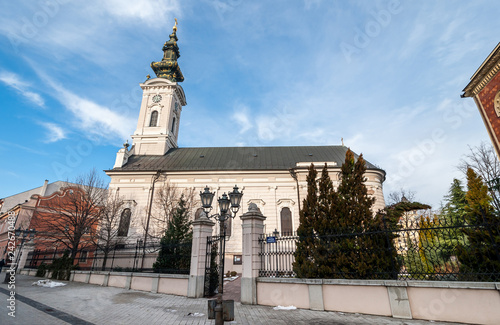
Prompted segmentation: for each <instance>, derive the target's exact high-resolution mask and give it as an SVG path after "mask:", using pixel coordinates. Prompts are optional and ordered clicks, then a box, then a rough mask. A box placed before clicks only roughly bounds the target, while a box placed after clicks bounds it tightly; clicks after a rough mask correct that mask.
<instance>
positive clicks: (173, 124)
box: [170, 116, 175, 133]
mask: <svg viewBox="0 0 500 325" xmlns="http://www.w3.org/2000/svg"><path fill="white" fill-rule="evenodd" d="M174 130H175V116H174V119H173V120H172V129H171V130H170V132H172V133H174Z"/></svg>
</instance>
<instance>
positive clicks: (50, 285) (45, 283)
mask: <svg viewBox="0 0 500 325" xmlns="http://www.w3.org/2000/svg"><path fill="white" fill-rule="evenodd" d="M65 285H66V283H62V282H55V281H52V280H38V281H36V282H33V284H32V286H39V287H44V288H55V287H61V286H65Z"/></svg>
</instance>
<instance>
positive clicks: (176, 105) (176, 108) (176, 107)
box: [174, 102, 179, 113]
mask: <svg viewBox="0 0 500 325" xmlns="http://www.w3.org/2000/svg"><path fill="white" fill-rule="evenodd" d="M178 110H179V104H178V103H177V102H175V108H174V112H176V113H177V111H178Z"/></svg>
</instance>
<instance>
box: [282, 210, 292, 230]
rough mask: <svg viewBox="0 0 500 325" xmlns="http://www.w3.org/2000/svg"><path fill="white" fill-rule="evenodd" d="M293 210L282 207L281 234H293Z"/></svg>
mask: <svg viewBox="0 0 500 325" xmlns="http://www.w3.org/2000/svg"><path fill="white" fill-rule="evenodd" d="M292 231H293V230H292V211H290V209H289V208H283V209H281V235H282V236H290V235H292Z"/></svg>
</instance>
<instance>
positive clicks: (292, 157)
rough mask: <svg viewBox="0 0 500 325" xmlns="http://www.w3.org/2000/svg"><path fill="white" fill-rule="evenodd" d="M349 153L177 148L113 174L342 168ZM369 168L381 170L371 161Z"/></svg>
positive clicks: (340, 149) (131, 161)
mask: <svg viewBox="0 0 500 325" xmlns="http://www.w3.org/2000/svg"><path fill="white" fill-rule="evenodd" d="M346 152H347V147H344V146H312V147H310V146H302V147H219V148H174V149H170V150H169V151H168V152H167V153H166V154H165V155H162V156H159V155H156V156H146V155H141V156H135V155H133V156H131V157H130V158H129V159H128V162H127V164H126V165H124V166H123V167H121V168H115V169H113V171H118V170H120V171H139V170H141V171H148V170H162V171H207V170H211V171H221V170H228V171H229V170H288V169H290V168H293V167H296V163H298V162H326V161H328V162H331V161H334V162H336V163H337V166H339V167H340V166H342V163H343V162H344V160H345V153H346ZM355 157H356V158H357V157H358V155H356V154H355ZM366 167H367V168H368V169H379V170H380V168H378V167H377V166H375V165H373V164H371V163H369V162H367V166H366Z"/></svg>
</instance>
